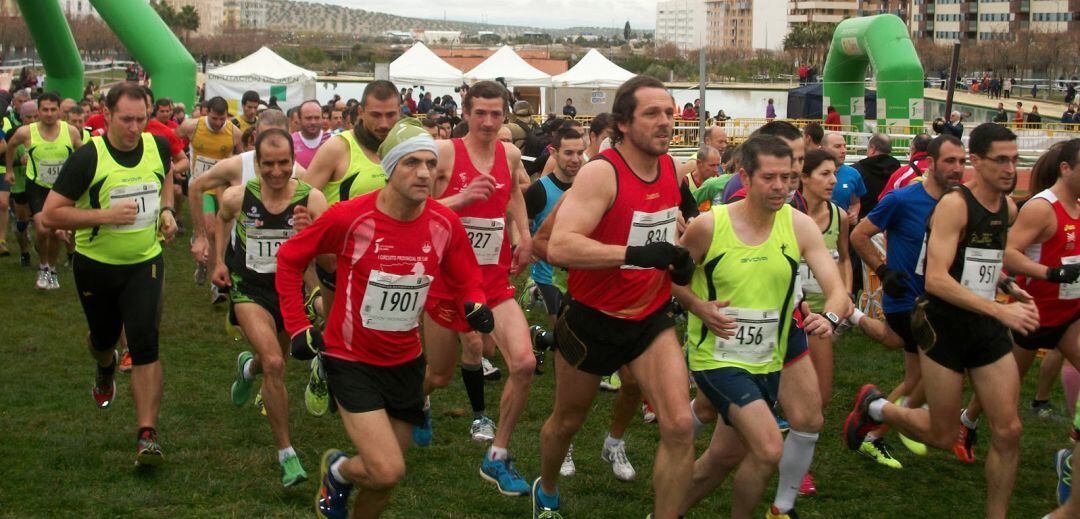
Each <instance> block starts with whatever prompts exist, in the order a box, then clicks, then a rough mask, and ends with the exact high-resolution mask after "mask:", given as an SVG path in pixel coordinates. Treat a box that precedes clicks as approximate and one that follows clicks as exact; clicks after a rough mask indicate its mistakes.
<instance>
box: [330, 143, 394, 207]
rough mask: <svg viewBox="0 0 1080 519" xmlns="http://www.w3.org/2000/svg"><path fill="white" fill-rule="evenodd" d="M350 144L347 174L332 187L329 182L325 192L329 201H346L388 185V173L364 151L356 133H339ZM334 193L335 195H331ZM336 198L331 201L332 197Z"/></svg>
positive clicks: (331, 202)
mask: <svg viewBox="0 0 1080 519" xmlns="http://www.w3.org/2000/svg"><path fill="white" fill-rule="evenodd" d="M337 136H338V137H341V138H342V139H345V142H347V143H348V144H349V167H348V168H347V169H346V170H345V176H343V177H341V180H339V181H338V182H336V183H333V184H335V185H334V186H333V189H331V184H332V183H331V182H327V184H326V190H325V194H326V197H327V202H329V203H330V204H334V203H335V202H339V201H340V202H344V201H345V200H351V199H353V198H356V197H358V196H360V195H365V194H368V193H370V192H372V191H375V190H377V189H382V188H383V187H386V174H384V173H383V170H382V166H381V165H379V164H377V163H375V162H372V161H371V159H369V158H368V156H367V155H366V154H365V153H364V149H363V148H362V147H361V146H360V143H359V142H356V135H353V132H352V131H347V132H343V133H339V134H338V135H337ZM331 193H333V195H331ZM331 196H333V197H334V200H332V201H331V199H330V197H331Z"/></svg>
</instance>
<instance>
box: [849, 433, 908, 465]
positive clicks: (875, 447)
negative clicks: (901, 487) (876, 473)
mask: <svg viewBox="0 0 1080 519" xmlns="http://www.w3.org/2000/svg"><path fill="white" fill-rule="evenodd" d="M859 454H862V455H863V456H866V457H868V458H870V459H873V460H874V461H876V462H878V463H879V464H881V465H885V466H886V467H889V468H891V469H902V468H904V466H903V465H901V464H900V460H898V459H896V458H894V457H893V456H892V453H891V452H889V447H888V446H887V445H885V439H884V438H878V439H876V440H874V441H864V442H862V446H860V447H859Z"/></svg>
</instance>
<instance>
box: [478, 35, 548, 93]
mask: <svg viewBox="0 0 1080 519" xmlns="http://www.w3.org/2000/svg"><path fill="white" fill-rule="evenodd" d="M500 77H501V78H503V79H504V80H506V84H507V85H510V86H512V87H549V86H551V76H549V75H548V74H547V73H546V72H544V71H542V70H540V69H538V68H536V67H534V66H532V65H530V64H528V63H527V62H526V61H525V60H524V59H522V58H521V56H518V55H517V53H516V52H514V49H513V48H511V47H510V46H507V45H503V46H502V47H499V50H497V51H495V54H492V55H491V56H488V59H486V60H484V61H483V62H482V63H480V64H479V65H477V66H476V67H474V68H473V69H472V70H470V71H468V72H466V73H465V79H466V80H468V81H469V82H470V83H475V82H477V81H492V80H494V79H495V78H500Z"/></svg>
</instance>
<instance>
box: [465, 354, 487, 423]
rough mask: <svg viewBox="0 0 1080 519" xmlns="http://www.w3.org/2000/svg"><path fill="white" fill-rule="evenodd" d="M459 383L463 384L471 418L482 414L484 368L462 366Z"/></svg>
mask: <svg viewBox="0 0 1080 519" xmlns="http://www.w3.org/2000/svg"><path fill="white" fill-rule="evenodd" d="M461 382H462V383H463V384H465V394H467V395H469V404H471V405H472V410H473V416H474V417H475V418H479V417H480V416H481V415H483V414H484V408H485V406H484V366H483V364H462V365H461Z"/></svg>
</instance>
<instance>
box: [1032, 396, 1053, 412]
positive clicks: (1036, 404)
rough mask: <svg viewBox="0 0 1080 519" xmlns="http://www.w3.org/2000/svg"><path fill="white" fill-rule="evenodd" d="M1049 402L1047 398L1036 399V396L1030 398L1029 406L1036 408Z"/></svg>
mask: <svg viewBox="0 0 1080 519" xmlns="http://www.w3.org/2000/svg"><path fill="white" fill-rule="evenodd" d="M1049 403H1050V401H1049V400H1039V399H1036V398H1032V399H1031V408H1032V409H1038V408H1040V407H1043V406H1045V405H1046V404H1049Z"/></svg>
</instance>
